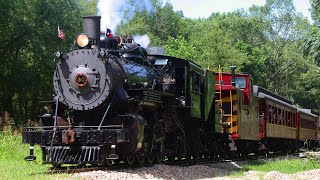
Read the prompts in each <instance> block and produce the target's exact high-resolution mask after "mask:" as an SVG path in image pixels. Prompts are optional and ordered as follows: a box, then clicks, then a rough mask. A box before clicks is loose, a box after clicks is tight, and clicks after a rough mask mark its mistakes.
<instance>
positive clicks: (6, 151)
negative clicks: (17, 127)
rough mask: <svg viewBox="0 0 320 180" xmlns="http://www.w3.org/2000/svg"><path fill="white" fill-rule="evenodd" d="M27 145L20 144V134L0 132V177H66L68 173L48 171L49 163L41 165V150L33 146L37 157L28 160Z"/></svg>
mask: <svg viewBox="0 0 320 180" xmlns="http://www.w3.org/2000/svg"><path fill="white" fill-rule="evenodd" d="M27 155H29V145H27V144H22V137H21V135H19V136H15V135H10V134H9V133H7V134H0V174H1V176H0V179H56V178H64V177H68V174H56V173H55V174H53V173H50V172H49V171H48V169H49V167H51V166H50V165H43V164H42V161H41V150H40V147H39V146H35V155H36V156H37V159H36V160H35V161H32V162H29V161H25V160H24V157H26V156H27Z"/></svg>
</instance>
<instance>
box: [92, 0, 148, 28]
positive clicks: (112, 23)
mask: <svg viewBox="0 0 320 180" xmlns="http://www.w3.org/2000/svg"><path fill="white" fill-rule="evenodd" d="M97 6H98V7H97V9H98V15H100V16H101V31H105V30H106V27H108V28H109V29H111V31H112V32H113V33H116V28H117V27H118V26H119V25H120V23H121V21H123V20H125V17H126V20H130V18H132V17H133V16H134V13H135V12H141V11H143V10H146V11H148V12H150V11H152V10H153V5H152V2H151V0H143V1H141V0H139V1H138V0H135V1H132V0H99V2H98V4H97Z"/></svg>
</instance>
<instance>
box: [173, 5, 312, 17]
mask: <svg viewBox="0 0 320 180" xmlns="http://www.w3.org/2000/svg"><path fill="white" fill-rule="evenodd" d="M170 2H171V4H172V5H173V7H174V10H176V11H177V10H182V11H183V14H184V16H185V17H189V18H199V17H200V18H207V17H209V16H210V15H211V13H212V12H231V11H234V10H236V9H240V8H243V9H245V10H248V9H249V7H250V6H252V5H258V6H263V5H264V4H265V2H266V1H265V0H196V1H191V0H170ZM293 3H294V5H295V7H296V10H297V11H298V12H301V13H302V14H303V15H304V16H305V17H307V18H308V19H309V20H311V15H310V12H309V9H310V7H311V6H310V3H309V0H293Z"/></svg>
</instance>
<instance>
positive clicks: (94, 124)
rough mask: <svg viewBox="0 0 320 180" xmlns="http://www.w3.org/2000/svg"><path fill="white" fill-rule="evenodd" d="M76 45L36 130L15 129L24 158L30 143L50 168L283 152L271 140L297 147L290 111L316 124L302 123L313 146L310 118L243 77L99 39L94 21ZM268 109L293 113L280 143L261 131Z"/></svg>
mask: <svg viewBox="0 0 320 180" xmlns="http://www.w3.org/2000/svg"><path fill="white" fill-rule="evenodd" d="M75 45H76V48H75V49H74V50H72V51H71V52H68V53H63V52H60V51H58V52H56V53H55V59H56V69H55V72H54V77H53V85H54V91H55V99H54V101H53V102H52V103H51V107H52V108H51V109H52V110H51V111H48V112H47V113H45V114H44V115H42V116H41V118H40V120H41V126H40V127H26V128H24V130H23V142H24V143H28V144H30V156H28V157H26V160H34V159H35V156H34V154H33V146H34V145H35V144H39V145H40V146H41V149H42V161H43V163H48V164H53V165H62V164H93V165H94V164H97V165H107V166H111V165H112V164H116V163H118V162H120V161H121V162H125V163H126V164H128V165H130V166H132V165H134V164H136V163H138V164H152V163H154V162H156V163H160V162H162V161H163V160H164V158H166V159H168V160H169V161H170V160H175V159H186V160H189V161H196V160H198V159H199V158H209V157H221V156H227V155H230V154H237V153H238V154H248V153H251V152H256V153H257V152H261V151H262V150H264V149H268V148H269V149H270V150H273V151H278V150H283V149H286V148H287V146H285V147H283V146H282V145H283V144H281V143H273V140H275V141H277V142H282V140H284V139H285V140H287V139H286V138H288V144H290V145H291V144H292V143H291V140H293V141H294V142H295V143H293V144H292V150H295V149H296V148H298V147H299V143H300V141H301V140H302V139H305V137H303V138H302V139H299V136H298V130H299V128H298V126H297V125H298V121H299V120H298V112H301V114H302V112H304V114H305V117H306V118H305V119H307V120H308V122H313V123H314V124H312V123H309V124H308V127H309V126H310V127H311V126H312V128H311V129H309V130H308V129H307V130H306V132H307V134H308V135H306V139H308V140H310V142H312V143H313V144H315V136H316V133H317V128H316V127H315V126H316V122H317V118H318V115H316V114H315V113H312V112H311V111H310V112H309V111H306V110H302V109H301V110H298V108H296V107H294V106H293V105H292V104H290V103H288V102H286V100H284V99H283V98H280V97H279V96H277V95H270V94H272V93H271V92H269V91H267V90H264V89H263V88H261V87H257V86H255V87H253V86H252V82H251V81H250V78H249V75H246V74H235V73H234V72H233V73H232V74H227V73H222V72H217V73H215V72H212V71H210V70H205V69H202V68H201V67H200V66H198V65H197V64H194V63H192V62H191V61H188V60H185V59H180V58H177V57H170V56H165V55H163V54H159V53H155V52H152V50H154V49H144V48H142V47H140V45H139V44H137V43H135V42H134V41H133V40H132V39H130V38H129V39H128V38H127V39H122V40H120V39H118V38H116V37H105V39H103V40H101V39H100V17H99V16H87V17H83V33H81V34H79V35H78V36H77V37H76V38H75ZM266 92H268V93H266ZM280 105H282V106H281V107H280ZM285 106H287V107H285ZM269 107H274V108H278V109H277V110H279V109H281V108H282V111H281V112H283V113H287V115H286V116H284V117H286V118H287V117H288V118H289V115H288V114H289V110H287V111H288V112H287V111H286V108H287V109H288V108H289V109H290V108H291V109H292V111H290V112H291V114H290V119H294V118H295V120H294V121H295V122H296V124H295V126H293V123H292V120H290V122H291V124H292V127H291V126H290V127H291V128H287V129H290V133H291V134H290V135H288V137H286V136H281V135H282V134H283V133H282V130H281V129H279V128H278V129H277V130H279V131H280V130H281V133H280V135H279V136H277V134H276V135H275V136H270V135H271V134H272V133H271V132H274V131H275V130H272V128H271V130H270V128H269V127H271V126H272V125H271V124H272V123H271V116H270V123H267V122H269V120H268V121H267V120H265V119H268V118H269V116H268V108H269ZM279 112H280V111H279ZM294 113H295V116H293V114H294ZM265 117H266V118H265ZM277 117H279V118H280V117H281V118H282V115H281V116H280V115H279V114H278V115H277ZM277 117H276V118H277ZM275 121H276V120H273V121H272V122H275ZM277 123H278V121H277ZM281 123H283V124H281V125H285V124H286V125H289V123H287V120H286V121H284V120H283V121H281ZM277 125H278V124H277ZM294 127H296V130H292V128H294ZM266 128H267V132H266ZM287 129H284V130H287ZM311 130H312V132H311ZM293 131H295V132H296V134H292V133H293ZM312 133H313V134H312ZM300 134H301V133H300ZM312 135H314V136H312ZM286 142H287V141H286ZM290 147H291V146H290ZM269 149H268V150H269Z"/></svg>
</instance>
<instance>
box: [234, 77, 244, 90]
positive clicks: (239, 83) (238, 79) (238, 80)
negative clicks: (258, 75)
mask: <svg viewBox="0 0 320 180" xmlns="http://www.w3.org/2000/svg"><path fill="white" fill-rule="evenodd" d="M236 88H240V89H244V88H246V78H245V77H236Z"/></svg>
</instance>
